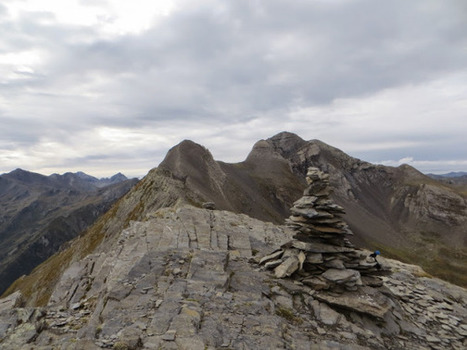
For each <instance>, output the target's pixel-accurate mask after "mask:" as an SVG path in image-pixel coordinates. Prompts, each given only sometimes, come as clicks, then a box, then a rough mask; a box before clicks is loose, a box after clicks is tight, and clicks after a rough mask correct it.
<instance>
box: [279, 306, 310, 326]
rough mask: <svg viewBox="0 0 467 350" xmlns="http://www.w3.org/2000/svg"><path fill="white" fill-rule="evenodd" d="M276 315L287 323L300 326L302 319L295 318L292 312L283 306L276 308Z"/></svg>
mask: <svg viewBox="0 0 467 350" xmlns="http://www.w3.org/2000/svg"><path fill="white" fill-rule="evenodd" d="M276 315H278V316H280V317H282V318H285V319H286V320H287V321H289V322H292V323H295V324H302V323H303V319H302V318H301V317H299V316H296V315H295V313H294V312H293V310H290V309H289V308H287V307H285V306H278V307H277V308H276Z"/></svg>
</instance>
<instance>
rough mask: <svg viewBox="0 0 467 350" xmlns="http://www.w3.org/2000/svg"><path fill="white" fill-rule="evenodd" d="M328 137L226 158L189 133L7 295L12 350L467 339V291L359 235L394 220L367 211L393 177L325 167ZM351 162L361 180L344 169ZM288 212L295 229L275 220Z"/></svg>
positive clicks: (444, 344)
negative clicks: (236, 159)
mask: <svg viewBox="0 0 467 350" xmlns="http://www.w3.org/2000/svg"><path fill="white" fill-rule="evenodd" d="M292 141H293V142H292ZM316 146H317V144H316V143H313V144H310V143H307V142H304V141H303V140H302V141H300V140H297V138H296V137H295V138H294V137H291V136H290V135H288V134H287V135H279V136H277V137H275V138H274V139H272V140H267V141H261V142H259V143H258V144H257V145H256V146H255V149H254V151H252V154H250V156H249V157H248V158H247V160H246V161H245V162H244V163H241V164H237V165H227V164H225V163H221V162H215V161H214V160H213V159H212V157H210V155H209V153H208V152H207V150H206V149H204V148H203V147H201V146H199V145H196V144H194V143H192V142H187V141H184V142H183V143H182V144H181V145H180V147H178V148H175V149H173V150H171V151H170V152H169V155H168V157H167V159H166V161H164V162H163V163H162V164H161V166H160V167H159V168H156V169H153V170H151V171H150V172H149V173H148V175H147V176H146V177H145V178H144V179H142V180H141V181H139V182H138V184H136V185H135V186H134V187H133V188H132V189H131V190H130V191H129V192H128V193H127V194H126V195H124V196H123V197H122V198H121V199H119V200H118V201H117V202H116V203H115V204H114V205H113V206H112V208H111V209H110V210H109V211H108V212H106V213H105V214H104V215H103V216H101V217H100V218H99V219H98V220H97V222H96V223H95V224H94V225H92V226H91V227H90V228H88V229H87V230H86V232H84V233H82V234H80V235H79V236H78V237H76V238H75V239H73V240H72V241H70V242H68V243H67V244H66V245H65V246H62V248H61V249H60V251H59V252H58V253H57V254H55V255H53V256H52V257H50V258H49V259H48V260H47V261H45V262H44V263H42V264H41V265H39V266H38V267H37V268H35V269H34V270H33V271H32V272H31V273H30V274H29V275H28V276H23V277H21V278H20V279H18V280H17V281H15V282H14V283H13V284H12V285H11V286H10V287H9V288H8V290H7V292H6V293H5V294H4V295H3V298H2V299H0V349H8V350H9V349H24V350H26V349H27V350H29V349H34V350H36V349H38V350H50V349H60V350H62V349H63V350H74V349H75V350H78V349H91V350H93V349H120V350H123V349H125V350H129V349H138V350H139V349H141V350H149V349H169V350H170V349H190V350H191V349H193V350H198V349H200V350H205V349H212V350H214V349H312V350H315V349H316V350H328V349H333V350H337V349H339V350H340V349H346V350H353V349H355V350H363V349H367V350H370V349H371V350H383V349H384V350H385V349H401V350H402V349H404V350H405V349H411V350H412V349H414V350H417V349H419V350H422V349H440V350H441V349H443V350H444V349H465V348H467V308H466V305H467V291H466V289H464V288H462V287H459V286H456V285H453V284H450V283H448V282H445V281H443V280H440V279H437V278H434V277H432V276H430V275H429V274H427V273H425V272H424V270H423V269H422V268H420V267H418V266H416V265H410V264H405V263H402V262H399V261H396V260H392V259H388V258H387V256H386V255H385V253H384V250H382V256H380V255H377V254H376V253H373V252H372V251H367V250H364V249H359V248H356V247H355V246H356V245H357V244H356V243H355V242H352V243H353V244H351V243H350V242H349V241H348V238H349V237H352V236H351V235H350V233H351V232H352V231H353V232H354V233H355V235H354V236H353V237H355V236H357V235H358V232H356V231H355V230H354V227H353V224H352V222H355V220H356V218H357V219H358V218H361V217H365V218H369V219H368V220H366V221H365V220H361V221H359V224H360V226H359V227H363V229H367V230H370V229H375V228H378V225H376V224H377V223H383V221H381V220H380V221H378V220H373V219H374V217H375V216H374V215H373V214H375V213H373V214H372V215H367V214H368V211H366V209H365V208H364V206H363V205H361V204H362V202H363V200H364V199H369V198H372V197H371V193H370V192H369V189H373V188H374V187H375V186H374V185H372V184H373V182H371V183H370V182H369V181H370V179H376V180H375V181H376V182H378V183H379V179H382V178H385V177H384V176H385V175H384V174H387V171H386V170H384V169H376V168H374V167H370V166H369V165H368V164H363V163H361V162H356V161H354V160H349V159H348V158H345V157H340V158H333V159H334V160H333V161H332V162H327V161H326V162H325V161H324V160H323V159H324V158H323V157H324V156H323V154H325V153H326V152H327V151H326V152H324V151H323V152H324V153H322V154H321V155H320V152H319V150H318V149H317V147H316ZM321 147H324V146H322V145H321ZM323 149H325V147H324V148H323ZM188 151H189V152H188ZM186 152H188V154H189V155H190V157H189V160H190V162H185V159H187V153H186ZM268 154H269V155H271V154H273V156H268ZM285 157H287V158H292V159H295V161H294V162H288V161H287V160H286V158H285ZM297 157H298V158H300V159H301V160H300V161H298V160H297V159H298V158H297ZM296 158H297V159H296ZM329 159H331V158H329ZM325 160H326V159H325ZM198 161H199V162H204V163H200V164H201V165H199V166H198ZM347 161H348V164H347V163H346V162H347ZM263 164H264V165H265V166H262V165H263ZM339 164H344V165H345V167H344V170H342V171H341V170H339V171H337V170H336V169H337V166H338V165H339ZM291 165H292V166H291ZM305 165H306V168H305V169H304V171H305V173H304V175H303V178H300V176H299V174H302V171H303V169H302V170H300V172H297V171H295V170H296V169H301V168H302V166H303V167H304V166H305ZM313 165H314V166H313ZM310 166H313V168H318V169H309V168H310ZM349 166H350V167H351V169H353V170H352V172H353V174H354V175H355V174H360V175H359V177H353V178H352V177H346V178H343V177H336V174H341V173H346V174H347V170H345V169H350V168H348V167H349ZM291 169H292V170H293V169H295V170H293V173H292V172H291V171H292V170H291ZM383 170H384V171H383ZM402 170H403V171H406V170H407V169H405V170H404V169H402ZM402 170H401V171H402ZM398 172H399V170H397V171H396V170H394V169H392V170H391V174H396V173H398ZM362 173H365V174H366V175H365V176H363V175H361V174H362ZM206 174H207V175H206ZM307 174H308V180H307V181H308V183H307V181H306V177H305V175H307ZM327 174H330V176H329V177H328V176H327ZM203 176H207V178H204V177H203ZM362 176H363V177H362ZM358 179H360V180H361V179H366V180H365V181H364V182H363V180H362V181H360V180H359V181H360V184H359V185H358V186H356V187H352V188H351V187H350V186H351V185H352V184H354V180H355V181H357V180H358ZM328 180H329V181H328ZM344 180H345V181H344ZM367 180H368V181H367ZM300 181H301V182H300ZM336 181H341V184H343V185H342V186H338V185H336V184H338V182H336ZM357 182H358V181H357ZM297 183H298V185H297ZM395 183H396V182H394V181H392V182H391V181H389V180H388V181H387V183H386V184H385V185H384V189H385V190H387V191H389V190H390V189H391V191H392V188H393V186H394V184H395ZM302 184H303V185H302ZM363 184H364V186H363ZM344 185H345V186H344ZM370 185H371V186H370ZM372 186H373V187H372ZM258 187H259V188H260V189H261V192H257V190H258ZM359 188H360V189H361V191H360V190H358V189H359ZM397 188H401V187H397ZM331 189H332V190H335V191H336V192H338V195H339V196H335V195H334V196H332V194H331V193H330V192H331ZM363 190H364V191H363ZM367 190H368V192H365V191H367ZM378 190H379V189H378ZM440 191H441V192H440V193H446V192H445V190H444V189H440ZM359 193H360V195H359ZM363 193H365V196H363V195H361V194H363ZM343 195H345V196H347V197H348V198H347V197H346V198H347V200H346V201H342V202H338V201H337V200H336V203H338V204H336V203H334V202H333V200H334V199H336V198H341V199H342V198H344V197H343ZM292 197H293V200H291V198H292ZM351 197H353V199H352V198H351ZM378 198H379V199H381V198H383V197H382V196H380V197H378ZM407 198H408V197H407ZM410 198H411V199H410V200H407V203H408V204H410V203H412V204H414V203H415V202H414V201H418V200H419V199H420V198H421V197H419V196H418V195H417V194H416V193H415V192H413V193H412V194H411V197H410ZM416 198H418V199H416ZM443 198H445V197H443ZM289 200H290V203H289ZM352 200H353V202H355V203H357V204H358V205H357V204H355V203H354V204H353V206H352V205H350V206H349V207H348V206H346V205H344V204H346V203H349V204H352V203H353V202H352ZM268 201H269V202H268ZM370 202H371V201H370ZM374 203H378V201H377V200H376V199H375V200H374V201H373V202H371V203H367V204H365V205H366V207H367V208H369V207H370V206H371V205H372V204H374ZM447 203H451V204H452V203H454V202H450V201H448V202H447ZM286 204H288V207H285V205H286ZM412 204H410V205H412ZM227 207H228V208H227ZM241 208H246V209H245V210H244V213H243V214H242V213H240V212H241V210H240V209H241ZM344 208H345V211H347V212H348V211H349V210H350V212H351V213H350V214H352V215H349V214H344ZM349 208H350V209H349ZM394 208H396V207H394ZM400 208H402V207H400ZM414 208H420V206H418V204H417V205H415V206H414ZM459 208H460V209H459ZM360 209H361V210H362V212H361V213H360V211H359V210H360ZM432 209H433V208H431V209H430V210H432ZM458 209H459V210H461V212H463V210H464V206H463V204H462V205H461V204H459V207H458ZM445 210H446V208H445V207H443V208H441V209H439V213H444V212H445ZM281 213H287V215H284V216H283V218H286V217H289V219H288V220H287V222H285V223H284V222H283V220H282V223H280V222H278V221H279V220H277V221H276V220H275V219H274V220H273V218H278V217H279V214H281ZM359 213H360V214H359ZM406 213H407V212H406ZM432 213H433V211H432ZM246 214H251V215H246ZM253 214H254V215H253ZM281 215H282V214H281ZM359 215H360V216H359ZM253 216H257V218H253ZM259 217H263V218H264V217H270V218H271V220H265V219H260V218H259ZM458 217H459V218H460V217H461V216H460V215H458V216H456V218H458ZM352 218H353V219H352ZM372 218H373V219H372ZM426 220H427V221H425V223H426V222H428V219H426ZM269 221H274V222H269ZM347 222H348V223H349V225H347ZM459 222H460V221H459ZM365 224H367V225H368V226H369V227H368V228H366V227H365V226H364V225H365ZM458 224H459V223H455V225H458ZM351 227H352V231H350V228H351ZM443 227H444V226H443ZM453 227H455V228H458V226H453ZM360 232H363V231H360ZM388 232H389V231H388ZM456 232H458V231H456ZM459 232H460V231H459ZM456 234H457V233H456ZM397 238H398V239H399V238H400V236H397ZM387 243H388V244H389V242H387ZM388 246H389V245H388ZM372 255H373V256H372ZM389 271H390V273H389Z"/></svg>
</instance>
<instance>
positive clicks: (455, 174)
mask: <svg viewBox="0 0 467 350" xmlns="http://www.w3.org/2000/svg"><path fill="white" fill-rule="evenodd" d="M427 175H428V176H431V177H434V178H438V177H463V176H467V172H465V171H451V172H450V173H447V174H427Z"/></svg>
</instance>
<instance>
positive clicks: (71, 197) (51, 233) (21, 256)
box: [0, 169, 137, 293]
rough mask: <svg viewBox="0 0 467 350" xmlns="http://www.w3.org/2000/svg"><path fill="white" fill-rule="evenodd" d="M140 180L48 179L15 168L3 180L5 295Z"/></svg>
mask: <svg viewBox="0 0 467 350" xmlns="http://www.w3.org/2000/svg"><path fill="white" fill-rule="evenodd" d="M136 182H137V180H128V179H127V178H126V177H125V176H124V175H122V174H117V175H115V176H114V177H112V178H110V179H100V180H99V179H96V178H94V177H92V176H89V175H86V174H84V173H76V174H73V173H66V174H64V175H57V174H53V175H51V176H44V175H40V174H36V173H33V172H29V171H25V170H22V169H16V170H14V171H12V172H10V173H8V174H3V175H1V176H0V209H1V214H0V293H2V292H3V291H4V290H5V289H6V288H7V287H8V286H9V285H10V284H11V283H12V282H13V281H14V280H15V279H17V278H18V277H20V276H21V275H23V274H27V273H29V272H31V271H32V269H33V268H34V267H36V266H37V265H38V264H40V263H41V262H43V261H44V260H46V259H47V258H48V257H49V256H51V255H52V254H54V253H55V252H57V250H58V249H59V248H60V246H61V245H62V244H63V243H64V242H66V241H68V240H70V239H72V238H74V237H76V236H77V235H78V234H79V233H80V232H82V231H84V230H85V229H86V228H87V227H88V226H89V225H91V224H93V223H94V222H95V220H96V219H97V218H98V217H99V216H100V215H102V214H103V213H105V212H106V211H107V210H108V209H109V208H110V207H111V205H112V204H113V203H114V202H115V201H116V200H117V199H118V198H119V197H121V196H122V195H123V194H125V193H126V192H128V190H129V189H130V188H131V187H132V186H133V185H134V184H135V183H136Z"/></svg>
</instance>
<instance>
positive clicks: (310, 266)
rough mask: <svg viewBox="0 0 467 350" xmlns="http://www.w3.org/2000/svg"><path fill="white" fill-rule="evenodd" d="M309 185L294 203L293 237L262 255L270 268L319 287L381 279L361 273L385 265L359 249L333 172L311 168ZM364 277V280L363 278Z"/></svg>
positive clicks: (346, 286) (349, 286)
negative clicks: (335, 195) (337, 198)
mask: <svg viewBox="0 0 467 350" xmlns="http://www.w3.org/2000/svg"><path fill="white" fill-rule="evenodd" d="M306 181H307V183H308V187H307V188H306V189H305V191H304V193H303V197H302V198H300V199H299V200H297V201H296V202H295V203H294V206H293V207H292V208H291V209H290V211H291V214H292V215H291V216H290V218H289V219H288V220H287V225H288V226H289V227H290V228H292V230H293V231H294V232H295V235H294V239H293V240H292V241H290V242H288V243H286V244H284V245H283V246H282V247H281V249H279V250H277V251H275V252H274V253H272V254H270V255H268V256H266V257H264V258H263V259H261V262H260V263H262V264H264V265H265V266H266V268H270V269H272V268H274V273H275V275H276V277H277V278H284V277H288V276H291V275H292V274H297V275H298V276H300V279H301V281H302V282H303V283H304V284H307V285H310V286H311V287H313V288H314V289H316V290H321V289H330V288H331V289H334V290H339V289H342V288H344V289H346V290H349V291H355V290H357V286H358V285H363V284H370V285H375V284H376V285H377V284H379V283H380V280H378V279H375V278H366V279H363V280H362V275H374V274H379V273H381V271H384V270H386V269H385V268H384V267H383V266H381V264H380V263H378V262H377V260H376V258H375V257H373V258H372V257H369V256H368V253H364V252H363V251H361V250H359V249H355V248H354V247H353V245H352V244H351V243H350V241H349V240H348V238H347V236H348V235H352V231H351V230H350V228H349V226H348V225H347V223H346V222H345V221H344V220H343V218H342V215H343V214H345V211H344V208H342V207H341V206H339V205H337V204H335V203H334V202H333V201H332V200H331V199H330V197H329V196H330V194H331V192H332V190H331V188H330V186H329V175H328V174H325V173H324V172H322V171H321V170H319V169H318V168H314V167H310V168H308V172H307V176H306ZM364 282H365V283H364Z"/></svg>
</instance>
